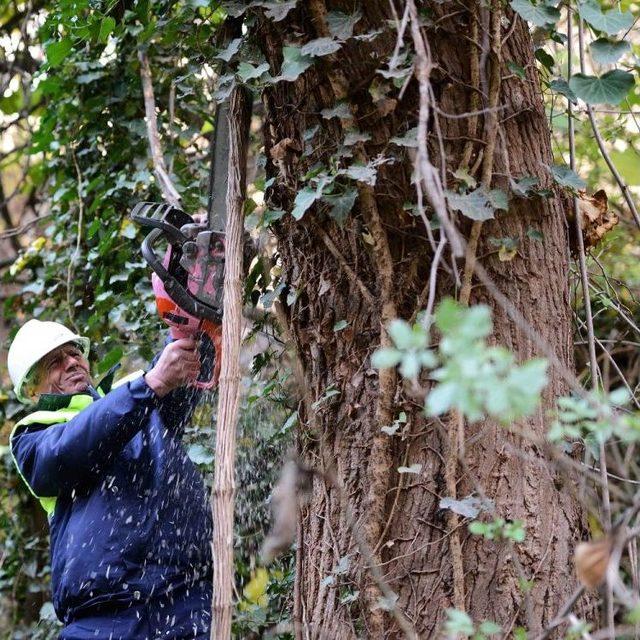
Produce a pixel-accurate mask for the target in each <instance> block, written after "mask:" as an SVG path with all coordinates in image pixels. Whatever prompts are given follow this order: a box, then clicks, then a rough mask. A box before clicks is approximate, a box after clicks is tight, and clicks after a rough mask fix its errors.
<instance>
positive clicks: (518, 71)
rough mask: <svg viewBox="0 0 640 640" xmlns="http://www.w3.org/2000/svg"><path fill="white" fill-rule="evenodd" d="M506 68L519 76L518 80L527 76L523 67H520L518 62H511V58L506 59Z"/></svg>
mask: <svg viewBox="0 0 640 640" xmlns="http://www.w3.org/2000/svg"><path fill="white" fill-rule="evenodd" d="M507 69H509V71H511V73H513V74H515V75H516V76H518V78H520V80H524V79H525V78H526V77H527V73H526V71H525V68H524V67H521V66H520V65H519V64H516V63H515V62H513V60H508V61H507Z"/></svg>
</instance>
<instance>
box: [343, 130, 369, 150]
mask: <svg viewBox="0 0 640 640" xmlns="http://www.w3.org/2000/svg"><path fill="white" fill-rule="evenodd" d="M367 140H371V136H370V135H369V134H368V133H363V132H362V131H348V132H347V134H346V135H345V137H344V142H343V143H342V144H344V146H345V147H350V146H352V145H354V144H357V143H358V142H366V141H367Z"/></svg>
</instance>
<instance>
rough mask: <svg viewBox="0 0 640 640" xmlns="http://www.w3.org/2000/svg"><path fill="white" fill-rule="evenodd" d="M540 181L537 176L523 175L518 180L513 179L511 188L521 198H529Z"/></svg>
mask: <svg viewBox="0 0 640 640" xmlns="http://www.w3.org/2000/svg"><path fill="white" fill-rule="evenodd" d="M538 183H539V180H538V178H536V177H535V176H523V177H522V178H520V179H518V180H512V181H511V190H512V191H513V193H514V194H515V195H517V196H520V197H521V198H528V197H529V196H530V195H531V192H532V191H533V190H534V188H535V187H537V186H538Z"/></svg>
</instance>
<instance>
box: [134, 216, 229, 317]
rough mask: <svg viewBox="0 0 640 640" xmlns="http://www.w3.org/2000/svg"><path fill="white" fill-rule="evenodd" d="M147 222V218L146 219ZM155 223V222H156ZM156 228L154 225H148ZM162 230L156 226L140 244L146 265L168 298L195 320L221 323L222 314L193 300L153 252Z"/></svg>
mask: <svg viewBox="0 0 640 640" xmlns="http://www.w3.org/2000/svg"><path fill="white" fill-rule="evenodd" d="M146 220H147V221H148V220H149V218H146ZM156 222H157V221H156ZM150 226H156V225H150ZM163 231H164V228H163V227H161V226H156V228H155V229H153V230H152V231H151V232H150V233H149V234H148V235H147V237H146V238H145V239H144V240H143V242H142V256H143V257H144V259H145V260H146V261H147V263H148V265H149V266H150V267H151V269H152V270H153V271H155V273H156V274H157V275H158V277H159V278H160V280H162V284H164V288H165V289H166V291H167V293H168V294H169V297H170V298H171V299H172V300H173V301H174V302H175V303H176V304H177V305H178V306H179V307H180V308H182V309H184V310H185V311H186V312H187V313H190V314H191V315H192V316H195V317H196V318H206V319H207V320H212V321H213V322H221V321H222V314H221V313H220V312H219V311H216V310H215V309H212V308H211V307H209V306H208V305H204V304H202V303H200V302H198V301H196V300H194V299H193V298H192V297H191V296H190V295H189V292H188V291H187V290H186V289H185V288H184V287H183V286H182V285H181V284H180V283H179V282H178V281H177V280H176V279H175V278H174V277H173V276H172V275H171V274H170V273H169V272H168V271H167V269H166V267H165V266H164V265H163V264H162V261H161V260H160V259H159V258H158V256H157V255H156V252H155V251H154V248H153V247H154V245H155V243H156V242H157V241H158V238H160V236H161V235H162V233H163Z"/></svg>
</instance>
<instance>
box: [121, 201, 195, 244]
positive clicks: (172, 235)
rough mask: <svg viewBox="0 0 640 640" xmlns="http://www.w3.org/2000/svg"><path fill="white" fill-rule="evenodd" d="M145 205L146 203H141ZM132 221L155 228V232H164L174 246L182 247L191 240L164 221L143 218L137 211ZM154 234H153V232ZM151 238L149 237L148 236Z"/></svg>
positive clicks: (132, 215) (134, 212) (132, 216)
mask: <svg viewBox="0 0 640 640" xmlns="http://www.w3.org/2000/svg"><path fill="white" fill-rule="evenodd" d="M141 204H144V203H141ZM137 207H138V205H136V208H137ZM131 219H132V220H133V221H134V222H137V223H138V224H139V225H140V226H142V227H154V230H158V231H163V232H164V233H165V235H166V236H167V240H168V241H169V243H170V244H172V245H178V246H182V245H183V244H184V243H185V242H188V240H189V238H187V236H185V235H184V234H183V233H182V232H181V231H179V230H178V229H176V228H175V227H174V226H173V225H170V224H168V223H167V222H165V221H164V220H159V219H158V218H150V217H148V216H141V215H138V214H137V213H136V209H134V210H133V212H132V213H131ZM152 233H153V232H152ZM147 237H149V236H147Z"/></svg>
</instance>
